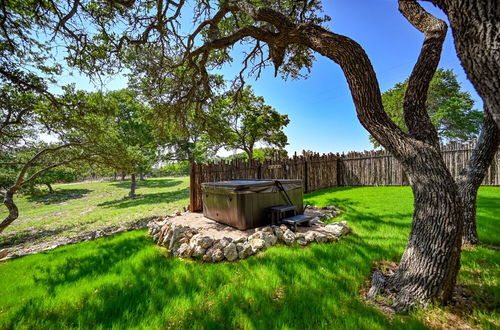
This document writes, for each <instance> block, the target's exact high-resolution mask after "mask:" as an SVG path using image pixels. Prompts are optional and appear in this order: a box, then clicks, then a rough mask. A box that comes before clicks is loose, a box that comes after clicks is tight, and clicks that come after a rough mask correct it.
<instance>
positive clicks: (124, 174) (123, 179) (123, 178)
mask: <svg viewBox="0 0 500 330" xmlns="http://www.w3.org/2000/svg"><path fill="white" fill-rule="evenodd" d="M125 176H126V173H125V172H122V181H125Z"/></svg>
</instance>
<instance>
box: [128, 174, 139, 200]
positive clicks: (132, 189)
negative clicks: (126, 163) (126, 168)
mask: <svg viewBox="0 0 500 330" xmlns="http://www.w3.org/2000/svg"><path fill="white" fill-rule="evenodd" d="M136 185H137V182H136V180H135V173H132V174H131V175H130V192H129V194H128V197H130V198H133V197H135V188H136Z"/></svg>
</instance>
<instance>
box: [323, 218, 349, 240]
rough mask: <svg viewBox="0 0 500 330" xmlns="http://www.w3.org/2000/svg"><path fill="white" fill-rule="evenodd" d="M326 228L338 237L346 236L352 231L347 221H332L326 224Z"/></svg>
mask: <svg viewBox="0 0 500 330" xmlns="http://www.w3.org/2000/svg"><path fill="white" fill-rule="evenodd" d="M325 229H326V230H328V231H329V232H330V233H332V234H333V235H335V236H337V237H340V236H345V235H347V234H349V233H350V232H351V228H350V227H349V226H348V225H347V223H346V222H345V221H342V222H334V223H330V224H328V225H326V226H325Z"/></svg>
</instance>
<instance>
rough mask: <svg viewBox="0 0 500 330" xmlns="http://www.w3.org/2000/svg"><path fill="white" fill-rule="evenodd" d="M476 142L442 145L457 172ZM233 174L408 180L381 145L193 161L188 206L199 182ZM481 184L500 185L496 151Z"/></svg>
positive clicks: (311, 183)
mask: <svg viewBox="0 0 500 330" xmlns="http://www.w3.org/2000/svg"><path fill="white" fill-rule="evenodd" d="M474 147H475V142H469V143H463V144H462V143H456V142H452V143H449V144H446V145H442V146H441V150H442V154H443V159H444V161H445V163H446V165H447V166H448V169H449V170H450V172H451V174H452V175H453V176H454V177H455V176H457V175H458V173H459V172H460V171H461V170H462V169H463V168H464V167H465V165H466V163H467V161H468V160H469V158H470V156H471V154H472V151H473V149H474ZM233 179H300V180H302V182H303V186H304V192H311V191H315V190H319V189H324V188H329V187H335V186H402V185H407V184H408V180H407V178H406V175H405V173H404V171H403V167H402V166H401V164H400V163H399V162H398V161H397V160H396V159H395V158H394V157H393V156H392V155H391V154H390V153H389V152H387V151H385V150H376V151H375V150H372V151H364V152H349V153H347V154H342V155H340V154H331V153H330V154H324V155H320V154H306V155H302V156H297V155H295V156H293V157H291V158H284V159H279V158H276V159H271V160H266V161H264V162H258V161H255V160H253V161H249V162H246V161H244V160H241V159H235V160H232V161H222V162H219V163H211V164H206V165H200V164H192V165H191V185H190V186H191V188H190V210H193V211H198V210H201V208H202V199H201V198H202V197H201V196H202V195H201V183H202V182H215V181H224V180H233ZM482 184H483V185H488V186H498V185H500V152H498V151H497V153H496V154H495V158H494V159H493V162H492V164H491V166H490V168H489V169H488V172H487V174H486V177H485V178H484V180H483V183H482Z"/></svg>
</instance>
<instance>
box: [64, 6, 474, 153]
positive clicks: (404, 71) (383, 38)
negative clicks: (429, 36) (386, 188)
mask: <svg viewBox="0 0 500 330" xmlns="http://www.w3.org/2000/svg"><path fill="white" fill-rule="evenodd" d="M323 2H324V9H325V13H326V14H327V15H329V16H330V17H331V18H332V20H331V22H329V23H328V25H329V28H330V29H331V30H332V31H333V32H335V33H339V34H344V35H346V36H348V37H350V38H352V39H354V40H356V41H357V42H358V43H359V44H360V45H361V46H362V47H363V48H364V49H365V51H366V52H367V54H368V56H369V57H370V59H371V61H372V64H373V66H374V68H375V72H376V73H377V77H378V79H379V84H380V88H381V89H382V91H384V90H387V89H388V88H390V87H392V86H393V85H394V84H395V83H397V82H399V81H402V80H404V79H405V78H406V77H408V75H409V74H410V73H411V70H412V67H413V65H414V64H415V61H416V59H417V57H418V54H419V50H420V47H421V44H422V41H423V35H422V34H421V33H420V32H419V31H417V30H416V29H415V28H414V27H413V26H411V25H410V23H409V22H408V21H406V19H405V18H404V17H403V16H402V15H401V14H400V13H399V11H398V9H397V1H396V0H370V1H368V0H324V1H323ZM421 4H422V5H423V6H424V7H425V8H426V9H427V10H429V11H430V12H431V13H433V14H434V15H436V16H438V17H440V18H442V19H445V20H446V18H445V15H443V13H442V12H441V11H440V10H439V9H437V8H435V7H433V6H432V5H431V4H428V3H425V2H424V3H421ZM440 67H443V68H446V69H453V71H454V72H455V73H456V74H457V75H458V80H459V82H461V83H462V87H463V89H465V90H467V91H469V92H470V93H471V95H472V97H473V99H474V100H475V101H476V108H477V109H482V102H481V100H480V98H479V97H478V96H477V94H476V93H475V91H474V89H473V87H472V85H471V84H470V82H469V81H468V80H467V79H466V76H465V73H464V72H463V69H462V67H461V66H460V62H459V60H458V58H457V56H456V53H455V48H454V45H453V39H452V35H451V31H450V30H449V31H448V36H447V38H446V42H445V45H444V49H443V53H442V56H441V62H440ZM240 68H241V67H240V65H239V63H234V65H233V67H227V68H226V69H225V70H224V72H225V73H227V74H234V73H235V72H238V71H239V70H240ZM273 71H274V69H272V68H269V70H267V71H266V72H264V73H263V74H262V76H261V78H260V79H259V80H258V81H253V80H250V81H249V83H250V84H251V85H252V86H253V88H254V90H255V92H256V94H257V95H262V96H264V98H265V100H266V103H267V104H269V105H271V106H273V107H274V108H276V109H277V110H278V111H279V112H281V113H286V114H288V116H289V118H290V120H291V121H290V124H289V125H288V127H286V129H285V133H286V134H287V135H288V139H289V143H290V144H289V146H288V147H287V148H286V149H287V150H288V151H289V153H293V152H294V151H297V152H300V151H301V150H303V149H306V150H313V151H316V152H322V153H323V152H347V151H351V150H356V151H361V150H369V149H372V145H371V143H370V142H369V140H368V133H367V131H366V130H365V129H364V128H363V127H362V126H361V124H360V123H359V121H358V119H357V117H356V111H355V109H354V105H353V103H352V99H351V95H350V93H349V90H348V86H347V83H346V80H345V78H344V76H343V74H342V72H341V70H340V68H339V66H338V65H337V64H335V63H333V62H332V61H331V60H329V59H326V58H323V57H321V56H320V55H318V56H317V59H316V62H315V63H314V66H313V68H312V71H311V74H310V76H309V78H308V79H306V80H295V81H292V80H289V81H283V80H282V79H280V78H279V77H278V78H275V77H274V72H273ZM67 78H68V82H69V81H70V80H73V81H75V79H76V83H77V87H78V88H84V89H92V87H90V86H89V84H88V83H87V82H86V81H85V79H84V78H79V77H72V78H70V77H67ZM228 78H229V76H228ZM65 80H66V79H65ZM123 87H126V81H125V80H124V79H115V80H113V81H110V82H109V83H108V85H107V89H117V88H123Z"/></svg>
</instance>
